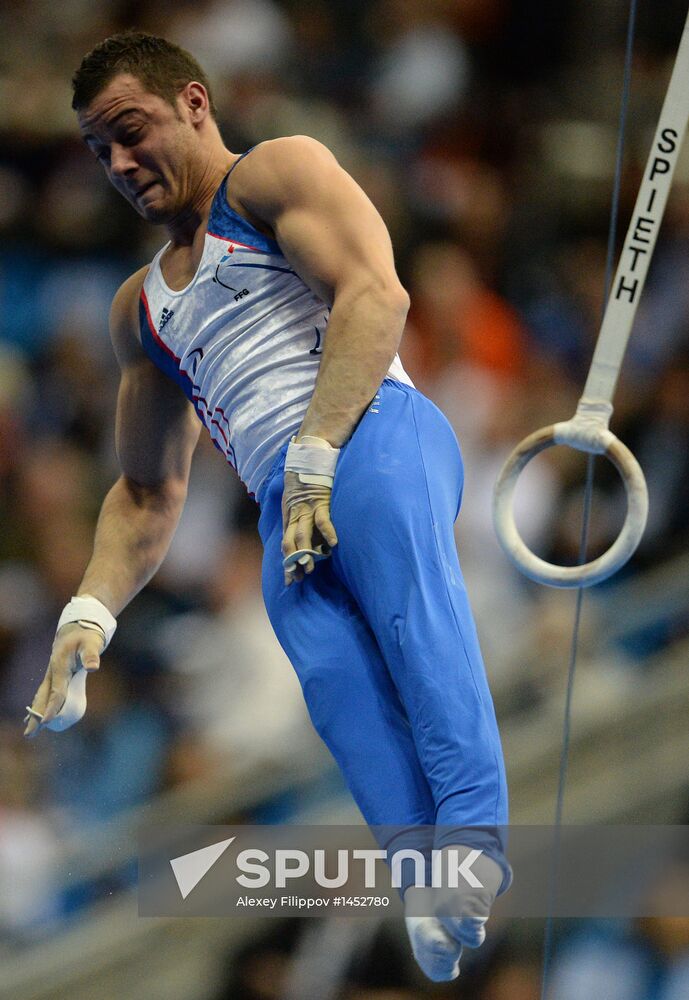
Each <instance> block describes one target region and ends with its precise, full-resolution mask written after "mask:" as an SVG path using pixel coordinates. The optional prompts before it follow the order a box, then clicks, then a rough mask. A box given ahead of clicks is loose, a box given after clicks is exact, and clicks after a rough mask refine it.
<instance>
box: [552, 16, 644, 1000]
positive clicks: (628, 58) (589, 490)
mask: <svg viewBox="0 0 689 1000" xmlns="http://www.w3.org/2000/svg"><path fill="white" fill-rule="evenodd" d="M636 9H637V0H631V2H630V6H629V21H628V24H627V47H626V51H625V58H624V80H623V84H622V100H621V103H620V121H619V130H618V135H617V151H616V161H615V179H614V183H613V192H612V206H611V210H610V227H609V230H608V255H607V261H606V268H605V297H604V303H603V313H605V307H606V306H607V304H608V297H609V295H610V287H611V285H612V278H613V264H614V259H615V243H616V240H617V217H618V213H619V205H620V190H621V187H622V163H623V154H624V140H625V132H626V125H627V112H628V110H629V91H630V85H631V77H632V57H633V54H634V32H635V26H636ZM594 464H595V456H594V455H592V454H589V455H588V460H587V464H586V487H585V490H584V512H583V517H582V526H581V541H580V545H579V563H580V564H582V563H585V562H586V545H587V540H588V531H589V522H590V516H591V500H592V496H593V470H594ZM583 597H584V588H583V587H579V588H578V590H577V602H576V609H575V612H574V627H573V631H572V643H571V647H570V653H569V669H568V673H567V694H566V697H565V711H564V723H563V733H562V751H561V756H560V774H559V778H558V786H557V804H556V807H555V828H554V834H553V854H552V861H551V869H550V879H549V890H548V916H547V917H546V923H545V933H544V940H543V971H542V978H541V1000H547V997H548V985H549V982H548V974H549V972H550V964H551V960H552V954H553V912H554V909H555V901H556V898H557V882H558V872H559V867H560V849H561V841H562V837H561V832H562V815H563V810H564V798H565V784H566V779H567V765H568V762H569V747H570V737H571V730H572V695H573V692H574V675H575V672H576V664H577V653H578V647H579V626H580V624H581V606H582V602H583Z"/></svg>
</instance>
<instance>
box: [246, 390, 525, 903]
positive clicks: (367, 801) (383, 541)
mask: <svg viewBox="0 0 689 1000" xmlns="http://www.w3.org/2000/svg"><path fill="white" fill-rule="evenodd" d="M286 447H287V446H285V447H284V448H283V449H282V451H281V452H280V455H279V456H278V458H277V459H276V462H275V464H274V465H273V468H272V469H271V471H270V473H269V475H268V477H267V479H266V481H265V482H264V484H263V485H262V487H261V490H260V492H259V497H258V500H259V503H260V506H261V517H260V521H259V531H260V534H261V538H262V541H263V545H264V560H263V595H264V599H265V603H266V608H267V611H268V616H269V618H270V621H271V624H272V626H273V628H274V630H275V633H276V635H277V637H278V640H279V641H280V644H281V645H282V647H283V649H284V650H285V652H286V654H287V656H288V657H289V659H290V660H291V662H292V664H293V666H294V669H295V670H296V672H297V675H298V677H299V680H300V682H301V686H302V690H303V692H304V698H305V700H306V705H307V707H308V711H309V714H310V716H311V719H312V721H313V724H314V726H315V728H316V730H317V732H318V733H319V735H320V736H321V738H322V739H323V740H324V742H325V743H326V745H327V746H328V748H329V750H330V752H331V753H332V755H333V757H334V758H335V760H336V761H337V764H338V765H339V767H340V769H341V771H342V774H343V775H344V778H345V781H346V782H347V785H348V787H349V789H350V790H351V793H352V795H353V797H354V799H355V801H356V803H357V805H358V806H359V809H360V810H361V812H362V814H363V816H364V819H365V820H366V822H367V823H368V824H369V825H371V826H379V825H380V826H386V825H395V826H399V827H402V826H409V827H414V826H423V825H435V826H437V827H439V828H442V829H443V830H444V831H446V832H445V833H444V834H443V836H444V837H445V840H446V842H447V843H463V844H467V846H477V840H476V838H475V837H474V838H473V842H472V838H471V837H469V836H468V835H466V834H463V835H462V836H459V835H457V836H455V837H454V839H453V835H452V834H451V833H448V832H447V831H448V829H451V828H457V827H461V828H465V827H482V828H489V829H491V830H492V829H493V828H499V827H502V826H503V825H505V824H506V823H507V785H506V780H505V769H504V763H503V757H502V750H501V746H500V737H499V734H498V727H497V723H496V719H495V711H494V709H493V702H492V698H491V695H490V691H489V688H488V683H487V680H486V673H485V669H484V665H483V661H482V658H481V652H480V649H479V643H478V638H477V635H476V629H475V626H474V621H473V617H472V613H471V608H470V606H469V601H468V598H467V593H466V589H465V586H464V580H463V578H462V573H461V570H460V567H459V560H458V558H457V550H456V546H455V538H454V531H453V524H454V521H455V519H456V517H457V514H458V512H459V506H460V502H461V495H462V485H463V466H462V459H461V455H460V451H459V446H458V444H457V439H456V437H455V434H454V431H453V430H452V428H451V427H450V425H449V423H448V421H447V420H446V418H445V417H444V415H443V414H442V413H441V412H440V410H439V409H438V408H437V407H436V406H435V405H434V404H433V403H432V402H431V401H430V400H429V399H427V398H426V397H425V396H423V395H422V394H421V393H420V392H418V390H416V389H414V388H411V387H410V386H407V385H405V384H403V383H401V382H397V381H395V380H393V379H387V378H386V379H385V381H384V382H383V384H382V385H381V387H380V390H379V393H378V395H377V396H376V398H375V400H374V401H373V403H372V404H371V406H370V407H369V408H368V409H367V410H366V411H365V413H364V415H363V417H362V418H361V420H360V421H359V424H358V425H357V427H356V429H355V431H354V433H353V435H352V436H351V438H350V439H349V441H348V442H347V444H345V445H344V447H343V448H342V449H341V452H340V457H339V460H338V464H337V470H336V473H335V481H334V483H333V492H332V504H331V515H332V521H333V524H334V525H335V529H336V531H337V536H338V540H339V542H338V545H337V546H336V547H335V549H334V550H333V554H332V556H331V557H330V558H329V559H327V560H325V561H323V562H320V563H318V564H317V565H316V568H315V570H314V572H313V573H312V574H310V575H309V576H307V577H305V578H304V580H302V581H301V582H299V583H294V584H292V585H291V586H290V587H286V586H285V584H284V582H283V569H282V555H281V551H280V545H281V541H282V513H281V499H282V490H283V475H284V460H285V452H286ZM486 832H487V831H486ZM435 846H442V843H441V844H438V843H436V845H435ZM478 846H480V847H482V848H483V849H484V850H485V853H486V854H487V855H488V856H491V857H493V858H494V860H496V861H497V862H498V863H499V864H500V865H501V867H502V868H503V870H504V872H505V881H504V882H503V886H502V889H504V888H506V887H507V884H508V883H509V866H508V865H507V863H506V861H505V858H504V853H503V848H504V845H503V841H502V838H501V836H500V834H499V833H498V834H496V835H488V836H487V838H479V839H478Z"/></svg>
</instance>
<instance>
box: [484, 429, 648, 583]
mask: <svg viewBox="0 0 689 1000" xmlns="http://www.w3.org/2000/svg"><path fill="white" fill-rule="evenodd" d="M555 444H568V445H570V446H571V447H574V448H576V449H577V450H578V451H587V452H596V453H599V454H605V455H607V457H608V458H609V459H610V461H611V462H612V463H613V465H614V466H615V467H616V469H617V471H618V472H619V473H620V475H621V477H622V480H623V482H624V485H625V488H626V490H627V517H626V518H625V522H624V525H623V527H622V530H621V532H620V534H619V536H618V538H617V541H615V542H614V543H613V545H611V546H610V548H609V549H608V550H607V552H604V553H603V555H601V556H599V557H598V558H597V559H594V560H592V562H588V563H584V564H583V565H581V566H555V565H554V564H553V563H548V562H546V561H545V560H544V559H539V557H538V556H536V555H534V553H533V552H532V551H531V550H530V549H529V548H527V546H526V544H525V543H524V541H523V540H522V538H521V536H520V534H519V532H518V531H517V526H516V524H515V521H514V513H513V510H512V498H513V494H514V488H515V486H516V484H517V479H518V478H519V474H520V473H521V471H522V469H523V468H524V466H525V465H526V464H527V462H530V461H531V459H532V458H533V457H534V456H535V455H538V453H539V452H541V451H544V450H545V449H546V448H550V447H552V446H553V445H555ZM647 516H648V490H647V489H646V480H645V479H644V474H643V472H642V471H641V467H640V465H639V463H638V462H637V460H636V459H635V458H634V456H633V455H632V453H631V451H630V450H629V449H628V448H627V447H626V446H625V445H623V444H622V442H621V441H619V440H618V439H617V438H616V437H615V435H614V434H613V433H612V432H611V431H609V430H607V429H605V428H599V429H598V430H597V431H596V432H595V433H594V432H593V431H592V432H591V433H590V434H585V433H582V431H581V426H580V425H577V426H575V421H574V420H573V421H567V422H565V423H561V424H552V425H551V426H550V427H542V428H541V430H538V431H535V432H534V433H533V434H530V435H529V436H528V437H526V438H524V440H523V441H522V442H521V444H518V445H517V447H516V448H515V449H514V451H513V452H512V454H511V455H510V456H509V458H508V459H507V461H506V462H505V464H504V466H503V467H502V470H501V472H500V475H499V476H498V481H497V483H496V485H495V492H494V494H493V521H494V524H495V531H496V533H497V536H498V539H499V541H500V544H501V545H502V547H503V549H504V550H505V552H506V553H507V555H508V556H509V558H510V559H511V560H512V562H513V563H514V564H515V566H517V568H518V569H520V570H521V571H522V573H524V574H525V575H526V576H528V577H530V578H531V579H532V580H535V581H536V582H537V583H544V584H546V585H547V586H549V587H565V588H567V587H592V586H593V585H594V584H596V583H600V582H601V581H602V580H606V579H607V578H608V577H609V576H612V574H613V573H616V572H617V570H618V569H620V568H621V567H622V566H624V564H625V563H626V562H627V560H628V559H629V558H630V556H631V555H632V554H633V552H634V551H635V549H636V547H637V545H638V544H639V542H640V541H641V536H642V535H643V533H644V528H645V527H646V518H647Z"/></svg>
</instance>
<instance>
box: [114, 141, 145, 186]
mask: <svg viewBox="0 0 689 1000" xmlns="http://www.w3.org/2000/svg"><path fill="white" fill-rule="evenodd" d="M138 166H139V165H138V163H137V161H136V159H135V158H134V156H133V155H132V151H131V149H128V148H127V147H126V146H120V145H119V144H118V143H116V142H113V143H112V145H111V146H110V173H111V175H112V176H113V177H129V176H131V174H132V173H134V171H135V170H136V169H137V168H138Z"/></svg>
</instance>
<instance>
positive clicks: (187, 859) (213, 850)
mask: <svg viewBox="0 0 689 1000" xmlns="http://www.w3.org/2000/svg"><path fill="white" fill-rule="evenodd" d="M233 840H236V837H230V839H229V840H221V841H219V842H218V843H217V844H211V845H210V847H202V848H201V849H200V850H198V851H192V852H191V854H182V855H181V856H180V857H179V858H173V859H172V860H171V861H170V865H171V867H172V870H173V872H174V873H175V878H176V879H177V885H178V886H179V891H180V892H181V894H182V899H186V898H187V896H188V895H189V893H190V892H191V890H192V889H194V888H195V887H196V886H197V885H198V884H199V882H200V881H201V879H202V878H203V876H204V875H205V874H206V872H209V871H210V870H211V868H212V867H213V865H214V864H215V862H216V861H217V860H218V858H219V857H220V856H221V855H222V854H224V852H225V851H226V850H227V848H228V847H229V846H230V844H231V843H232V841H233Z"/></svg>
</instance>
